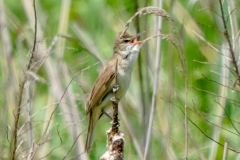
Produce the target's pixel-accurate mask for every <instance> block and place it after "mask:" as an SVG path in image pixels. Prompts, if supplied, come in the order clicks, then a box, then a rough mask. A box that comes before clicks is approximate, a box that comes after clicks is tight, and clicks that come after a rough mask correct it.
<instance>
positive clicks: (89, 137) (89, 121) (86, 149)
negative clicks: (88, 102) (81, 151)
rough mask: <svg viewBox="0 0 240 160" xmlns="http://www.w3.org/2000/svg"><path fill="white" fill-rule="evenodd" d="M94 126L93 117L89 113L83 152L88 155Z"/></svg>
mask: <svg viewBox="0 0 240 160" xmlns="http://www.w3.org/2000/svg"><path fill="white" fill-rule="evenodd" d="M95 124H96V122H95V121H94V117H93V114H92V112H90V113H89V120H88V131H87V140H86V143H85V151H86V152H87V153H88V152H89V151H90V149H91V147H92V144H93V138H94V132H95Z"/></svg>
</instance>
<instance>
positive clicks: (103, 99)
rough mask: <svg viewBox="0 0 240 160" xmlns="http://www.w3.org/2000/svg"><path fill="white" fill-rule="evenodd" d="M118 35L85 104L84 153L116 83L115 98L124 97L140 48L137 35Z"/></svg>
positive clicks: (108, 103)
mask: <svg viewBox="0 0 240 160" xmlns="http://www.w3.org/2000/svg"><path fill="white" fill-rule="evenodd" d="M120 35H121V32H120V33H119V34H118V36H117V38H116V40H115V44H114V47H113V50H114V52H113V55H112V57H111V59H110V60H109V61H108V63H107V65H106V66H105V67H104V68H103V69H102V71H101V72H100V74H99V76H98V78H97V80H96V81H95V83H94V85H93V88H92V90H91V93H90V95H89V97H88V100H87V103H86V111H87V114H88V115H89V122H88V133H87V140H86V144H85V151H87V152H89V150H90V148H91V146H92V143H93V137H94V131H95V125H96V123H97V121H98V119H99V118H100V117H101V116H102V114H103V113H105V111H104V110H106V108H107V107H110V106H111V101H110V99H111V98H112V97H113V96H114V90H113V88H114V86H115V83H116V82H117V85H118V90H117V92H116V98H118V99H119V100H120V99H121V98H122V97H123V96H124V95H125V93H126V91H127V89H128V87H129V84H130V81H131V74H132V69H133V65H134V63H135V62H136V60H137V58H138V54H139V50H140V48H141V46H142V41H136V42H135V41H134V40H135V39H136V38H137V37H138V36H139V35H135V36H132V35H130V34H128V33H124V34H123V35H122V36H121V37H120ZM116 65H117V67H116ZM116 68H117V73H116ZM116 74H117V75H116ZM116 77H117V80H116Z"/></svg>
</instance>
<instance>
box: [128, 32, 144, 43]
mask: <svg viewBox="0 0 240 160" xmlns="http://www.w3.org/2000/svg"><path fill="white" fill-rule="evenodd" d="M141 34H142V33H138V34H137V35H136V36H134V37H133V38H132V39H131V44H141V43H142V41H136V42H135V41H134V40H135V39H137V37H139V36H140V35H141Z"/></svg>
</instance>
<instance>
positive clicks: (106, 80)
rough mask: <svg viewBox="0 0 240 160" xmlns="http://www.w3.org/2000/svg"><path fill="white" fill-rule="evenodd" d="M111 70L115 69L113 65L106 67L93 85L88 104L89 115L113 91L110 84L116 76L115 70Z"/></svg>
mask: <svg viewBox="0 0 240 160" xmlns="http://www.w3.org/2000/svg"><path fill="white" fill-rule="evenodd" d="M109 68H113V66H111V64H108V65H107V66H105V67H104V68H103V70H102V71H101V72H100V74H99V76H98V78H97V79H96V81H95V83H94V85H93V88H92V91H91V94H90V95H89V98H88V101H87V103H86V110H87V114H88V113H89V112H90V111H91V109H92V108H93V107H94V106H95V105H96V104H97V103H99V102H100V101H101V99H102V98H103V97H104V96H105V95H106V94H107V93H108V92H109V90H110V89H111V87H110V84H111V83H112V81H113V80H114V78H115V77H116V74H115V71H114V70H113V69H109Z"/></svg>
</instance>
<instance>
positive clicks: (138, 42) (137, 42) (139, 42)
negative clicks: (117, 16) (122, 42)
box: [132, 41, 143, 44]
mask: <svg viewBox="0 0 240 160" xmlns="http://www.w3.org/2000/svg"><path fill="white" fill-rule="evenodd" d="M142 42H143V41H136V42H133V43H132V44H141V43H142Z"/></svg>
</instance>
